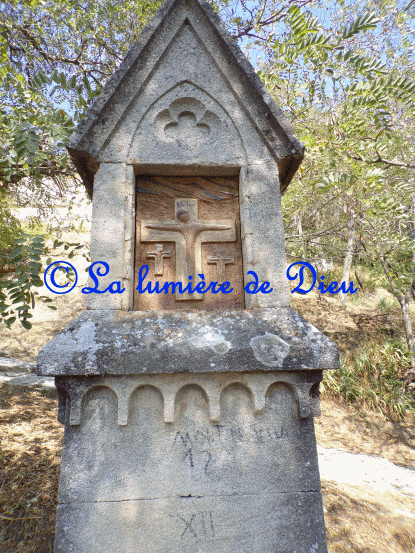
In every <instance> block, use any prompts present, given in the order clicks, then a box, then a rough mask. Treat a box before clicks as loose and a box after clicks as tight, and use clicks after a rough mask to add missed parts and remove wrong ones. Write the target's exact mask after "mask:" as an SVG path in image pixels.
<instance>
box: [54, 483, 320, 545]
mask: <svg viewBox="0 0 415 553" xmlns="http://www.w3.org/2000/svg"><path fill="white" fill-rule="evenodd" d="M322 513H323V510H322V501H321V495H320V493H319V492H308V493H281V494H273V495H266V494H264V493H261V492H260V491H259V492H258V493H257V494H255V495H242V494H235V495H234V496H221V497H215V498H204V497H199V498H194V497H188V498H185V497H183V498H174V499H157V498H155V499H151V500H147V501H121V502H100V503H82V504H72V505H59V506H58V511H57V519H58V523H57V527H56V532H57V541H56V544H55V553H102V552H104V551H105V553H119V552H121V551H122V552H123V553H207V552H209V553H294V552H295V553H327V546H326V539H325V532H324V519H323V514H322ZM305 520H307V521H308V522H307V523H304V521H305Z"/></svg>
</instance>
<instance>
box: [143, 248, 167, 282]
mask: <svg viewBox="0 0 415 553" xmlns="http://www.w3.org/2000/svg"><path fill="white" fill-rule="evenodd" d="M163 250H164V248H163V244H156V251H155V252H148V253H147V255H146V257H147V258H148V259H154V274H155V275H156V276H163V273H164V267H163V260H164V259H169V258H171V252H167V251H166V252H165V251H163Z"/></svg>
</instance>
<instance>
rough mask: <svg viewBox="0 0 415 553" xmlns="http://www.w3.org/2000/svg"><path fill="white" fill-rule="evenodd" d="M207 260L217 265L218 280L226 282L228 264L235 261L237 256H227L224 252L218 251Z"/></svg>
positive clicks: (210, 263)
mask: <svg viewBox="0 0 415 553" xmlns="http://www.w3.org/2000/svg"><path fill="white" fill-rule="evenodd" d="M207 262H208V263H209V265H216V268H217V272H218V275H217V279H218V282H219V283H221V282H225V280H226V276H225V270H226V265H229V264H230V263H232V264H233V263H235V258H234V257H226V256H225V255H223V253H221V252H216V255H211V256H210V257H208V260H207Z"/></svg>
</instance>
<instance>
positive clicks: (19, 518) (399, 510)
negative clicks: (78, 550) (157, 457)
mask: <svg viewBox="0 0 415 553" xmlns="http://www.w3.org/2000/svg"><path fill="white" fill-rule="evenodd" d="M56 413H57V400H56V398H55V397H48V396H46V395H45V393H44V392H41V391H40V390H34V389H29V388H25V387H11V386H8V385H5V384H3V385H2V386H1V387H0V427H1V440H2V445H1V448H2V449H1V453H2V457H1V465H0V482H1V490H0V553H50V552H52V551H53V537H54V536H53V534H54V524H55V511H56V502H57V489H58V478H59V461H60V452H61V447H62V434H63V428H62V426H61V425H59V424H58V423H57V421H56ZM383 422H384V420H383ZM317 435H318V439H319V442H320V443H322V445H325V446H326V447H340V448H341V449H348V450H351V451H356V450H358V451H362V450H363V451H366V452H367V453H376V452H378V453H382V454H385V453H387V454H386V455H385V456H386V457H387V458H389V459H390V460H392V461H395V462H402V463H403V462H406V463H411V462H413V461H414V458H415V456H414V449H413V448H414V443H415V437H414V430H413V428H412V427H411V424H409V423H404V422H401V423H399V427H395V426H393V425H392V423H390V422H388V423H387V424H383V423H382V418H381V417H380V415H376V414H371V415H369V416H368V417H362V416H361V415H358V414H357V413H356V411H353V410H352V409H351V408H347V407H342V406H337V405H336V404H335V403H334V402H323V417H322V418H321V419H319V421H318V426H317ZM359 436H360V437H359ZM364 444H365V447H363V445H364ZM348 446H349V447H348ZM323 498H324V506H325V511H326V524H327V533H328V541H329V551H330V553H346V552H347V553H351V552H354V553H411V552H415V498H414V497H409V496H403V495H392V494H380V493H376V492H374V491H373V490H371V489H370V488H368V489H366V490H364V489H362V488H356V487H353V486H345V485H341V484H336V483H333V482H323ZM120 553H122V552H120Z"/></svg>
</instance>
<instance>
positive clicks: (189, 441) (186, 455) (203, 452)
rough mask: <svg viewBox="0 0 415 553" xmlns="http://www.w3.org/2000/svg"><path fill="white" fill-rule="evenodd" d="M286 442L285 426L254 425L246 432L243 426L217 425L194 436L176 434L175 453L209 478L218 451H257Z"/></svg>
mask: <svg viewBox="0 0 415 553" xmlns="http://www.w3.org/2000/svg"><path fill="white" fill-rule="evenodd" d="M284 438H285V439H286V438H288V434H287V431H286V429H284V427H283V426H279V427H271V426H262V425H252V426H251V427H249V428H248V429H247V428H243V427H241V426H227V425H221V424H215V425H214V426H213V429H211V428H204V429H203V430H201V429H198V430H196V431H193V432H189V431H186V432H185V431H180V430H178V431H176V433H175V435H174V439H173V449H174V450H176V451H177V452H178V454H179V456H180V458H181V460H182V461H183V462H184V463H185V464H186V465H188V466H189V467H190V468H192V469H193V468H196V467H197V468H199V469H201V470H203V472H204V473H205V474H208V473H209V472H211V470H212V462H213V461H214V456H215V451H224V450H226V449H227V448H231V449H232V448H233V447H234V446H241V445H244V446H247V447H251V446H255V447H256V448H257V447H261V446H263V447H266V446H273V445H275V444H276V443H278V442H280V440H282V439H284Z"/></svg>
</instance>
